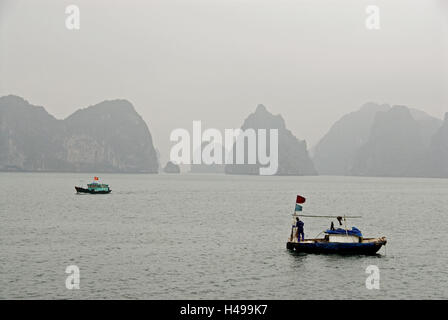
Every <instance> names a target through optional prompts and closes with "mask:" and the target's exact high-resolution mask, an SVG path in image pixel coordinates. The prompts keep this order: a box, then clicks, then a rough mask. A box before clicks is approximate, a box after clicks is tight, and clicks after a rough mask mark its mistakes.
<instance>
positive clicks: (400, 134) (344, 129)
mask: <svg viewBox="0 0 448 320" xmlns="http://www.w3.org/2000/svg"><path fill="white" fill-rule="evenodd" d="M441 125H442V120H440V119H437V118H434V117H432V116H430V115H428V114H427V113H425V112H423V111H420V110H417V109H410V108H407V107H405V106H394V107H392V108H391V107H390V106H389V105H387V104H383V105H379V104H376V103H367V104H365V105H363V106H362V107H361V108H360V109H359V110H358V111H355V112H352V113H349V114H347V115H344V116H343V117H342V118H341V119H340V120H339V121H337V122H336V123H335V124H334V125H333V126H332V127H331V129H330V130H329V132H328V133H327V134H326V135H325V136H324V137H323V138H322V139H321V140H320V141H319V143H318V144H317V146H316V147H315V149H314V150H315V152H314V158H313V160H314V163H315V165H316V168H317V169H318V172H319V174H327V175H366V176H425V175H428V173H429V166H430V164H429V163H428V161H429V159H430V153H431V151H430V150H429V148H430V144H431V141H432V137H433V135H434V134H435V133H436V132H437V130H439V128H440V127H441Z"/></svg>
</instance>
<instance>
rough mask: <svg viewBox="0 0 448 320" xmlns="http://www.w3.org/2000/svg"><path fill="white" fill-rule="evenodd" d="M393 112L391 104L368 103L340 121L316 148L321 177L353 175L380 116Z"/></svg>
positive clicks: (317, 167)
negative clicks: (375, 121) (352, 169)
mask: <svg viewBox="0 0 448 320" xmlns="http://www.w3.org/2000/svg"><path fill="white" fill-rule="evenodd" d="M389 109H390V106H389V105H387V104H383V105H379V104H376V103H366V104H364V105H363V106H362V107H361V108H360V109H359V110H358V111H355V112H351V113H349V114H346V115H344V116H343V117H342V118H341V119H340V120H338V121H337V122H336V123H335V124H334V125H333V126H332V127H331V128H330V130H329V131H328V133H327V134H325V136H324V137H323V138H322V139H321V140H320V141H319V143H318V144H317V145H316V147H315V148H314V157H313V161H314V164H315V166H316V169H317V171H318V172H319V174H323V175H349V174H350V171H351V168H352V166H353V159H354V157H355V154H356V152H357V150H358V149H359V148H360V147H361V146H363V145H364V144H365V143H366V142H367V140H368V138H369V135H370V130H371V127H372V124H373V121H374V119H375V115H376V113H377V112H378V111H386V110H389Z"/></svg>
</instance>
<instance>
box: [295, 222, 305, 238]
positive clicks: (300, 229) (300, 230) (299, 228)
mask: <svg viewBox="0 0 448 320" xmlns="http://www.w3.org/2000/svg"><path fill="white" fill-rule="evenodd" d="M296 220H297V222H296V227H297V241H298V242H300V235H302V241H303V240H305V234H304V233H303V225H304V223H303V222H302V221H300V219H299V218H298V217H297V218H296Z"/></svg>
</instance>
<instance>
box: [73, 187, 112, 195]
mask: <svg viewBox="0 0 448 320" xmlns="http://www.w3.org/2000/svg"><path fill="white" fill-rule="evenodd" d="M75 189H76V192H77V193H90V194H108V193H111V192H112V190H110V189H109V190H107V191H95V190H90V189H86V188H81V187H75Z"/></svg>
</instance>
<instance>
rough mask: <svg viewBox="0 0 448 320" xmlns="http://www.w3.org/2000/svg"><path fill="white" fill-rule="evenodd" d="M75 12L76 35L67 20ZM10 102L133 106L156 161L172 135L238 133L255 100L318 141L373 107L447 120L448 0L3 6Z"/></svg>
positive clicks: (47, 1) (4, 87)
mask: <svg viewBox="0 0 448 320" xmlns="http://www.w3.org/2000/svg"><path fill="white" fill-rule="evenodd" d="M72 4H74V5H77V6H78V7H79V9H80V29H79V30H69V29H67V28H66V25H65V20H66V18H67V14H66V13H65V9H66V7H67V6H68V5H72ZM371 5H375V6H377V7H378V8H379V10H380V11H379V13H380V28H379V29H377V30H376V29H375V30H369V29H367V28H366V26H365V22H366V19H367V17H368V13H366V8H367V7H368V6H371ZM8 94H15V95H19V96H22V97H23V98H25V99H26V100H28V101H29V102H30V103H32V104H34V105H41V106H44V107H45V108H46V110H47V111H48V112H49V113H50V114H52V115H54V116H55V117H56V118H59V119H63V118H65V117H67V116H69V115H70V114H71V113H73V112H74V111H75V110H77V109H80V108H85V107H87V106H90V105H94V104H96V103H99V102H101V101H103V100H110V99H117V98H120V99H127V100H129V101H130V102H131V103H133V105H134V106H135V109H136V110H137V112H138V113H139V114H141V115H142V117H143V119H144V120H145V121H146V122H147V124H148V127H149V129H150V131H151V133H152V136H153V140H154V143H155V146H156V148H157V149H159V151H160V153H161V156H162V158H161V159H162V162H164V161H167V159H168V156H169V150H170V148H171V146H173V145H174V144H175V143H174V142H170V140H169V136H170V133H171V131H172V130H174V129H176V128H185V129H187V130H189V131H190V132H191V131H192V121H193V120H201V121H202V124H203V127H204V128H217V129H220V130H224V129H225V128H239V127H240V126H241V125H242V123H243V121H244V119H245V118H246V117H247V116H248V115H249V114H250V113H251V112H253V111H254V110H255V108H256V106H257V104H264V105H265V106H266V107H267V109H268V110H269V111H271V112H272V113H274V114H281V115H282V116H283V118H284V119H285V121H286V125H287V127H288V128H289V129H290V130H291V131H292V132H293V133H294V134H295V135H296V136H297V138H299V139H305V140H306V141H307V143H308V147H312V146H314V145H315V144H316V143H317V142H318V140H319V139H320V138H321V137H322V136H323V135H324V134H325V133H326V132H327V131H328V130H329V128H330V126H331V125H332V124H333V123H334V122H335V121H337V120H338V119H339V118H340V117H341V116H343V115H344V114H346V113H348V112H352V111H354V110H356V109H358V108H359V107H360V106H361V105H362V104H364V103H366V102H369V101H372V102H378V103H389V104H392V105H394V104H400V105H407V106H409V107H413V108H417V109H421V110H424V111H426V112H427V113H429V114H430V115H433V116H436V117H438V118H442V117H443V115H444V113H445V112H448V1H446V0H147V1H137V0H120V1H118V0H107V1H106V0H82V1H76V0H71V1H65V0H40V1H26V0H25V1H24V0H0V96H3V95H8Z"/></svg>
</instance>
